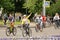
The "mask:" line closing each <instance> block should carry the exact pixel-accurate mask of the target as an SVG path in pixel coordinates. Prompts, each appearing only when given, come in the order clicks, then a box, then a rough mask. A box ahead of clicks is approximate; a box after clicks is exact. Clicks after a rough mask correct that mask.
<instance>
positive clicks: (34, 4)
mask: <svg viewBox="0 0 60 40" xmlns="http://www.w3.org/2000/svg"><path fill="white" fill-rule="evenodd" d="M23 8H27V9H28V12H29V13H36V12H40V11H42V0H25V3H24V4H23Z"/></svg>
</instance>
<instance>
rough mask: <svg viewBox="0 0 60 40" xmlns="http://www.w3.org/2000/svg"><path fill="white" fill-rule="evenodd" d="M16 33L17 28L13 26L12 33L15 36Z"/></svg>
mask: <svg viewBox="0 0 60 40" xmlns="http://www.w3.org/2000/svg"><path fill="white" fill-rule="evenodd" d="M16 33H17V29H16V28H15V27H14V28H13V35H14V36H15V35H16Z"/></svg>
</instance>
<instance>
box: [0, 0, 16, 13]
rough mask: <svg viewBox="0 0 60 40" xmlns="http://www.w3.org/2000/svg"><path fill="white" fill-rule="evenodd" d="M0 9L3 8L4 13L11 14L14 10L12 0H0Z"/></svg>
mask: <svg viewBox="0 0 60 40" xmlns="http://www.w3.org/2000/svg"><path fill="white" fill-rule="evenodd" d="M0 7H3V8H4V11H7V12H11V11H14V10H15V6H14V0H0Z"/></svg>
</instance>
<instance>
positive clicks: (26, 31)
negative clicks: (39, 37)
mask: <svg viewBox="0 0 60 40" xmlns="http://www.w3.org/2000/svg"><path fill="white" fill-rule="evenodd" d="M28 26H29V24H24V25H23V29H22V35H23V37H25V36H27V35H28V36H29V37H30V36H32V30H31V29H30V28H29V27H28Z"/></svg>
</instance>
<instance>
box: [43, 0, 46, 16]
mask: <svg viewBox="0 0 60 40" xmlns="http://www.w3.org/2000/svg"><path fill="white" fill-rule="evenodd" d="M45 10H46V8H45V0H43V16H46V11H45Z"/></svg>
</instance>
